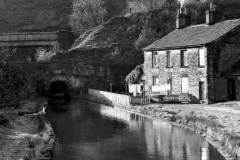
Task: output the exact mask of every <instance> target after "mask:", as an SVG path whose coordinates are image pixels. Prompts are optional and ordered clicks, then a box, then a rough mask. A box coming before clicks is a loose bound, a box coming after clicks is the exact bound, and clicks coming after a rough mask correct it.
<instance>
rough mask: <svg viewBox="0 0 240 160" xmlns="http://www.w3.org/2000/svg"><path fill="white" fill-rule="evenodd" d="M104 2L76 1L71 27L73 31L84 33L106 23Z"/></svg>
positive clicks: (74, 2)
mask: <svg viewBox="0 0 240 160" xmlns="http://www.w3.org/2000/svg"><path fill="white" fill-rule="evenodd" d="M103 5H104V2H103V0H74V1H73V13H72V15H71V22H70V23H71V26H72V28H73V30H74V31H75V32H76V33H78V34H81V33H82V32H84V31H86V30H87V29H90V28H92V27H95V26H97V25H100V24H102V23H103V22H104V17H105V15H106V9H105V8H104V7H103Z"/></svg>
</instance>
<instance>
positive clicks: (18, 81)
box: [0, 63, 48, 108]
mask: <svg viewBox="0 0 240 160" xmlns="http://www.w3.org/2000/svg"><path fill="white" fill-rule="evenodd" d="M46 69H47V67H46V66H44V65H41V64H37V65H35V66H29V65H26V66H24V64H4V63H0V108H3V107H17V106H18V105H19V102H20V100H21V99H24V98H29V97H31V96H34V95H36V94H35V93H36V86H37V84H38V83H39V82H41V80H42V81H44V79H46V78H47V77H48V76H47V74H48V72H47V70H46Z"/></svg>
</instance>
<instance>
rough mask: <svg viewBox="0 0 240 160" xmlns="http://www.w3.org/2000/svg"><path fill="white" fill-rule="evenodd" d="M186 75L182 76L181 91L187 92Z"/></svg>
mask: <svg viewBox="0 0 240 160" xmlns="http://www.w3.org/2000/svg"><path fill="white" fill-rule="evenodd" d="M188 92H189V87H188V77H182V93H188Z"/></svg>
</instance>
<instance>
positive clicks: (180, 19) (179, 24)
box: [176, 8, 191, 29]
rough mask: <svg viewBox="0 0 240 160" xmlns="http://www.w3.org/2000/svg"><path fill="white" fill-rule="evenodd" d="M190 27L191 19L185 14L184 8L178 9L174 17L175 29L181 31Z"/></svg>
mask: <svg viewBox="0 0 240 160" xmlns="http://www.w3.org/2000/svg"><path fill="white" fill-rule="evenodd" d="M189 25H191V17H190V16H189V15H188V14H187V9H186V8H180V9H179V10H178V14H177V17H176V28H177V29H182V28H184V27H187V26H189Z"/></svg>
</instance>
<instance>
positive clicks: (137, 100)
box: [130, 96, 150, 105]
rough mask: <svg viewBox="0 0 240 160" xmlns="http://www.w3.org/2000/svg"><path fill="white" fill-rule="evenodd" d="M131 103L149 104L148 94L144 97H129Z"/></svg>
mask: <svg viewBox="0 0 240 160" xmlns="http://www.w3.org/2000/svg"><path fill="white" fill-rule="evenodd" d="M130 103H131V105H146V104H150V96H144V97H132V96H131V97H130Z"/></svg>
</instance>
